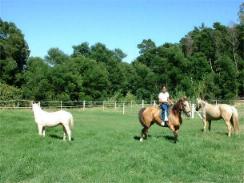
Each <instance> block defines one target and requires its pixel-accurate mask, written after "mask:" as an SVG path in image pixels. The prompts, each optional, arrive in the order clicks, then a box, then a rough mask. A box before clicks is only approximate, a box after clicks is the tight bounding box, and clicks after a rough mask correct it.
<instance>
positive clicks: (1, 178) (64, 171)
mask: <svg viewBox="0 0 244 183" xmlns="http://www.w3.org/2000/svg"><path fill="white" fill-rule="evenodd" d="M71 112H72V114H73V115H74V119H75V126H74V129H73V138H74V139H73V141H72V142H64V141H63V140H62V135H63V131H62V128H61V127H55V128H50V129H47V131H46V137H45V138H41V137H39V136H38V133H37V128H36V126H35V123H34V119H33V114H32V112H31V111H28V110H20V111H17V110H3V111H0V182H126V183H127V182H133V183H134V182H244V133H243V118H242V119H241V120H240V123H241V129H242V131H241V133H240V135H239V136H236V135H235V136H232V137H231V138H228V137H227V135H226V127H225V124H224V122H223V121H216V122H213V123H212V131H211V132H207V133H205V134H204V133H202V131H201V129H202V124H201V121H200V119H195V120H189V119H185V120H184V122H183V126H182V128H181V129H180V136H179V142H178V143H177V144H174V143H173V141H172V140H171V138H170V137H171V136H172V134H171V132H170V131H169V130H168V129H166V128H160V127H158V126H153V127H152V128H151V129H150V131H149V133H150V135H151V136H150V137H149V138H148V139H147V140H146V141H144V142H143V143H140V142H139V141H137V140H135V138H134V137H135V136H138V135H139V134H140V130H141V126H140V124H139V122H138V119H137V115H134V114H127V115H122V114H120V113H113V112H106V111H105V112H102V111H97V110H92V111H89V110H88V111H84V112H82V111H78V110H76V111H75V110H73V111H71Z"/></svg>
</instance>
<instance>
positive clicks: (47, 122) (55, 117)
mask: <svg viewBox="0 0 244 183" xmlns="http://www.w3.org/2000/svg"><path fill="white" fill-rule="evenodd" d="M32 110H33V112H34V117H35V122H36V124H37V127H38V133H39V135H40V136H43V137H45V128H46V127H52V126H57V125H62V126H63V130H64V136H63V140H66V136H68V139H69V141H71V128H72V127H73V126H74V120H73V116H72V114H71V113H69V112H66V111H63V110H60V111H57V112H46V111H43V110H42V109H41V107H40V102H38V103H32Z"/></svg>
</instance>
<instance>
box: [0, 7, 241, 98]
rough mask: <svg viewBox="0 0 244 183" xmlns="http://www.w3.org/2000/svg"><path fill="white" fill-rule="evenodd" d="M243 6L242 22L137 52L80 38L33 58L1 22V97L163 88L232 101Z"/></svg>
mask: <svg viewBox="0 0 244 183" xmlns="http://www.w3.org/2000/svg"><path fill="white" fill-rule="evenodd" d="M243 9H244V3H243V4H242V5H241V6H240V11H239V18H240V23H238V24H235V25H232V26H225V25H222V24H221V23H219V22H216V23H214V24H213V26H212V27H206V26H205V25H204V24H202V25H201V26H200V27H195V28H194V29H193V30H192V31H190V32H189V33H188V34H187V35H186V36H185V37H183V38H182V39H181V40H180V41H179V43H174V44H172V43H165V44H163V45H159V46H157V45H156V44H155V43H154V42H153V40H151V39H145V40H143V41H142V42H141V43H139V44H138V45H137V47H138V49H139V54H140V55H139V56H138V57H137V58H136V59H135V60H133V61H132V62H131V63H127V62H124V61H123V59H124V58H125V57H126V54H125V53H124V52H123V51H122V50H121V49H114V50H111V49H108V48H107V47H106V45H105V44H102V43H96V44H94V45H89V43H87V42H83V43H81V44H79V45H75V46H73V53H72V54H71V55H67V54H65V53H64V52H63V51H62V50H60V49H59V48H50V49H49V50H48V52H47V55H46V56H45V57H44V58H40V57H30V56H29V55H30V48H29V47H28V44H27V42H26V40H25V39H24V35H23V33H22V32H21V30H20V29H19V28H18V27H16V25H15V24H14V23H12V22H7V21H4V20H2V19H0V100H11V99H31V100H63V101H65V100H73V101H77V100H136V99H144V100H154V99H156V98H157V95H158V93H159V91H160V88H161V87H162V85H166V86H167V87H168V89H169V91H170V93H171V95H172V96H175V97H177V96H182V95H187V96H190V97H198V96H200V97H203V98H205V99H236V98H239V97H243V96H244V16H243V15H244V11H243Z"/></svg>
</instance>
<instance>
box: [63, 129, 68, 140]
mask: <svg viewBox="0 0 244 183" xmlns="http://www.w3.org/2000/svg"><path fill="white" fill-rule="evenodd" d="M63 130H64V136H63V140H66V137H67V131H66V128H65V126H63Z"/></svg>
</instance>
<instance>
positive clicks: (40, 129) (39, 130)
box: [37, 125, 43, 136]
mask: <svg viewBox="0 0 244 183" xmlns="http://www.w3.org/2000/svg"><path fill="white" fill-rule="evenodd" d="M37 127H38V134H39V135H40V136H42V129H43V126H42V125H37Z"/></svg>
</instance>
